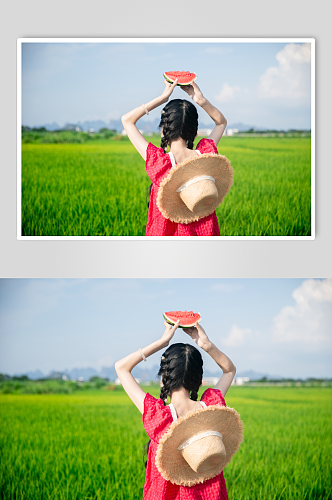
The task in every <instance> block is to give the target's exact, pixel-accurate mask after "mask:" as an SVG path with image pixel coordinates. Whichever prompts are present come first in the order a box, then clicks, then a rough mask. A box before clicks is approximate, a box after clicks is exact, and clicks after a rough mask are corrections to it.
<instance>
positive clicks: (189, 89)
mask: <svg viewBox="0 0 332 500" xmlns="http://www.w3.org/2000/svg"><path fill="white" fill-rule="evenodd" d="M181 88H182V90H184V91H185V92H186V93H187V94H188V95H189V97H191V98H192V100H193V101H194V102H195V103H196V104H198V105H199V106H202V104H204V102H205V100H206V99H205V97H204V96H203V94H202V91H201V89H200V88H199V86H198V85H196V83H195V82H193V83H191V84H190V85H183V86H181Z"/></svg>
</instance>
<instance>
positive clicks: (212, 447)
mask: <svg viewBox="0 0 332 500" xmlns="http://www.w3.org/2000/svg"><path fill="white" fill-rule="evenodd" d="M242 440H243V424H242V421H241V419H240V415H239V414H238V413H237V412H236V411H235V410H234V409H233V408H228V407H224V406H215V405H211V406H207V407H206V408H204V409H199V410H195V411H194V412H191V413H188V414H187V415H186V416H185V417H181V418H179V419H178V420H176V421H175V422H173V423H172V424H171V426H170V428H169V430H168V431H167V432H166V434H164V436H163V437H162V438H161V440H160V442H159V445H158V448H157V454H156V466H157V468H158V470H159V472H160V474H161V475H162V477H163V478H164V479H166V480H167V481H170V482H171V483H174V484H178V485H180V486H193V485H195V484H197V483H202V482H203V481H206V480H207V479H211V478H213V477H215V476H217V475H218V474H220V473H221V471H222V470H223V469H224V467H226V465H228V464H229V462H230V461H231V459H232V457H233V455H234V454H235V453H236V451H237V450H238V449H239V446H240V444H241V442H242Z"/></svg>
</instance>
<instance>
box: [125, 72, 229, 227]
mask: <svg viewBox="0 0 332 500" xmlns="http://www.w3.org/2000/svg"><path fill="white" fill-rule="evenodd" d="M176 84H177V80H176V81H175V82H174V83H173V84H172V85H171V84H170V83H168V82H167V81H166V80H165V85H166V88H165V90H164V92H163V93H162V95H161V96H160V97H157V98H156V99H153V100H152V101H150V102H149V103H147V104H142V106H141V107H139V108H136V109H134V110H133V111H131V112H129V113H127V114H126V115H124V116H123V117H122V124H123V126H124V128H125V130H126V132H127V134H128V137H129V139H130V140H131V142H132V144H133V145H134V146H135V148H136V149H137V151H138V152H139V153H140V154H141V156H142V157H143V158H144V160H145V166H146V171H147V174H148V176H149V178H150V180H151V182H152V184H151V186H150V188H149V192H150V201H149V204H148V208H149V212H148V220H147V226H146V235H147V236H220V230H219V225H218V219H217V215H216V212H215V206H216V205H214V206H213V207H212V209H211V210H210V211H208V212H206V216H205V214H204V216H201V215H200V214H195V213H193V212H192V213H191V214H190V212H189V214H190V215H192V218H190V220H188V217H187V218H183V220H182V219H181V218H176V219H174V218H172V217H170V216H168V214H167V213H166V212H165V211H164V210H163V209H162V208H161V204H160V203H158V192H159V191H160V187H161V183H162V182H163V181H164V180H165V178H167V176H168V175H169V174H170V172H171V170H172V169H174V168H175V167H176V165H177V164H182V163H183V162H186V161H187V160H190V159H195V157H197V155H204V154H213V155H218V150H217V146H216V145H217V144H218V142H219V140H220V138H221V136H222V134H223V133H224V130H225V127H226V124H227V121H226V119H225V117H224V115H223V114H222V113H221V112H220V111H219V110H218V109H217V108H215V107H214V106H213V105H212V104H211V103H210V102H209V101H208V100H207V99H206V98H205V97H204V96H203V94H202V92H201V91H200V89H199V87H198V86H197V85H196V84H195V83H192V84H191V85H187V86H182V87H181V89H182V90H184V91H185V92H186V93H187V94H188V95H189V97H191V98H192V100H193V101H194V102H195V103H196V104H198V105H199V106H201V107H202V108H203V109H204V110H205V111H206V112H207V113H208V115H209V116H210V118H211V119H212V120H213V121H214V122H215V124H216V125H215V127H214V129H213V131H212V132H211V134H210V136H209V138H208V139H202V140H201V141H199V143H198V145H197V147H196V150H193V146H194V140H195V137H196V135H197V129H198V113H197V110H196V107H195V106H194V105H193V104H192V103H191V102H189V101H187V100H182V99H173V100H172V101H170V102H169V103H168V104H167V105H166V106H165V107H164V109H163V110H162V114H161V121H160V124H159V127H160V128H161V134H162V138H161V146H160V147H159V148H158V147H156V146H155V145H154V144H152V143H151V142H149V143H148V142H147V141H146V140H145V138H144V137H143V135H142V134H141V133H140V132H139V130H138V129H137V127H136V122H137V120H138V119H139V118H141V117H142V116H143V115H144V112H145V113H146V114H149V111H150V110H152V109H154V108H156V107H157V106H159V105H160V104H163V103H165V102H167V101H168V99H169V97H170V95H171V94H172V92H173V90H174V88H175V86H176ZM167 146H169V147H170V151H169V153H166V148H167ZM204 177H205V179H200V178H199V179H196V181H195V182H200V184H201V186H200V191H201V192H203V191H204V189H205V187H204V182H205V184H208V183H209V182H210V184H211V182H212V181H211V179H212V180H213V181H214V179H213V178H212V177H211V175H208V176H206V175H205V176H204ZM207 177H208V178H209V179H210V180H209V179H207ZM179 187H180V186H179ZM183 189H185V187H184V188H183ZM205 197H206V198H207V196H205ZM168 203H169V204H171V203H172V201H169V202H168ZM175 203H179V204H181V203H182V195H181V193H180V195H179V196H177V198H176V200H175ZM220 203H221V201H220V199H219V204H220Z"/></svg>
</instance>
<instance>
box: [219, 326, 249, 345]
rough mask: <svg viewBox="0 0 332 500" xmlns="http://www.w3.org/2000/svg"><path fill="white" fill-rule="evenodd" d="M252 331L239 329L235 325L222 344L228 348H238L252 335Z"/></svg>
mask: <svg viewBox="0 0 332 500" xmlns="http://www.w3.org/2000/svg"><path fill="white" fill-rule="evenodd" d="M252 333H253V332H252V330H251V329H250V328H240V327H239V326H237V325H233V326H232V328H231V331H230V332H229V335H228V337H227V338H226V339H224V340H223V343H224V344H225V345H227V346H228V347H230V346H232V347H233V346H234V347H238V346H240V345H242V344H243V343H244V342H245V340H246V338H247V337H248V336H249V335H252Z"/></svg>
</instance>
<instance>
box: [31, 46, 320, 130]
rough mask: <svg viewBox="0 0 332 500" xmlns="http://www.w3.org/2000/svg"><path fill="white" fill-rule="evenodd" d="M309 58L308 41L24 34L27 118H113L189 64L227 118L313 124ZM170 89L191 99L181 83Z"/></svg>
mask: <svg viewBox="0 0 332 500" xmlns="http://www.w3.org/2000/svg"><path fill="white" fill-rule="evenodd" d="M310 61H311V57H310V44H304V43H275V42H273V43H272V42H271V43H266V42H265V43H263V42H261V43H258V42H256V43H243V42H242V43H227V42H226V43H210V42H209V43H203V42H193V43H188V42H185V43H179V42H177V43H160V42H158V43H157V42H154V43H143V42H140V43H138V42H136V43H132V42H131V43H124V42H121V43H119V42H117V43H97V42H93V43H27V42H25V43H23V44H22V124H23V125H27V126H38V125H42V124H46V123H51V122H54V121H55V122H57V123H58V124H59V125H60V126H63V125H64V124H65V123H67V122H70V123H77V122H79V121H81V122H82V121H85V120H97V119H100V120H103V121H105V122H106V123H108V121H109V120H110V119H118V118H120V116H121V115H122V114H124V113H126V112H127V111H129V110H130V109H133V108H135V107H137V106H139V105H140V104H141V103H142V102H144V103H146V102H148V101H150V100H151V99H153V98H155V97H157V96H158V95H160V94H161V93H162V91H163V88H164V82H163V72H164V71H175V70H180V71H182V70H185V71H191V72H196V74H197V81H196V83H197V84H198V85H199V86H200V88H201V90H202V92H203V94H204V95H205V96H206V97H207V99H209V100H210V101H211V102H212V104H214V105H215V106H216V107H218V109H220V110H221V111H222V112H223V114H224V115H225V116H226V118H227V120H228V123H229V124H234V123H238V122H242V123H245V124H249V125H254V126H256V127H268V128H277V129H289V128H306V129H309V128H310V127H311V122H310V120H311V112H310V109H311V99H310V72H311V62H310ZM172 97H173V98H182V99H183V98H185V99H186V98H188V99H189V97H188V96H187V94H186V93H185V92H183V91H182V90H181V89H180V88H179V87H178V88H176V90H175V91H174V93H173V94H172ZM160 112H161V108H157V109H156V110H154V111H152V112H151V113H150V115H149V117H148V118H149V119H155V118H159V117H160ZM199 117H200V121H201V123H206V124H212V122H211V120H210V118H209V117H208V115H206V114H205V112H204V111H202V110H201V109H200V108H199ZM142 121H143V120H141V122H140V121H139V122H138V124H139V123H142Z"/></svg>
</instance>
